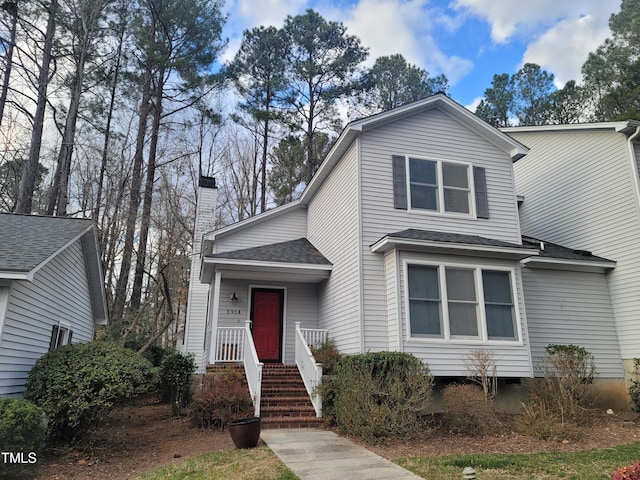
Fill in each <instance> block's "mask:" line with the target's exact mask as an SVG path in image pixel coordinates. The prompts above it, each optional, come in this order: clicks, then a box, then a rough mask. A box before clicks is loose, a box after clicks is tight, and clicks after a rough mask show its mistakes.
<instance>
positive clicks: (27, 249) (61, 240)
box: [0, 213, 93, 272]
mask: <svg viewBox="0 0 640 480" xmlns="http://www.w3.org/2000/svg"><path fill="white" fill-rule="evenodd" d="M92 225H93V222H92V221H91V220H82V219H77V218H63V217H41V216H35V215H17V214H11V213H0V271H5V272H29V271H31V270H33V269H34V268H35V267H37V266H38V265H40V264H41V263H42V262H44V261H45V260H46V259H48V258H49V257H50V256H51V255H53V254H54V253H56V252H57V251H58V250H60V248H62V247H63V246H65V245H66V244H67V243H69V242H70V241H71V240H73V239H74V238H77V237H78V236H79V235H81V234H82V233H83V232H85V231H87V230H88V229H89V228H91V226H92Z"/></svg>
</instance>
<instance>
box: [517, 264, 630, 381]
mask: <svg viewBox="0 0 640 480" xmlns="http://www.w3.org/2000/svg"><path fill="white" fill-rule="evenodd" d="M522 281H523V283H524V292H525V303H526V305H527V321H528V324H529V336H530V338H531V355H532V358H533V365H534V369H535V374H536V376H541V375H542V370H541V366H542V362H543V359H544V355H545V348H546V346H547V345H549V344H574V345H579V346H581V347H583V348H586V349H587V350H588V351H589V352H591V353H592V354H593V355H594V357H595V360H596V369H597V371H598V373H599V376H600V377H601V378H623V377H624V373H623V371H622V360H621V358H620V353H619V351H618V340H617V337H616V328H615V322H614V319H613V311H612V309H611V302H610V300H609V292H608V289H607V281H606V277H605V275H604V274H603V273H588V272H569V271H562V270H546V269H538V268H524V269H523V270H522Z"/></svg>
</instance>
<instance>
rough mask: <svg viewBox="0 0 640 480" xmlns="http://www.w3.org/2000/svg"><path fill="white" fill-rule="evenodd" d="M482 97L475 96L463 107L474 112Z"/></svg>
mask: <svg viewBox="0 0 640 480" xmlns="http://www.w3.org/2000/svg"><path fill="white" fill-rule="evenodd" d="M483 99H484V97H476V98H474V99H473V100H472V101H471V103H469V104H468V105H465V106H464V108H466V109H467V110H469V111H470V112H473V113H475V112H476V109H477V108H478V105H480V102H481V101H482V100H483Z"/></svg>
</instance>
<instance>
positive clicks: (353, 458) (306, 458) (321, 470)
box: [260, 428, 422, 480]
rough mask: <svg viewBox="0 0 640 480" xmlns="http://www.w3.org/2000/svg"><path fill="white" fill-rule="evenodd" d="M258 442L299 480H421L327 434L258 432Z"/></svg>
mask: <svg viewBox="0 0 640 480" xmlns="http://www.w3.org/2000/svg"><path fill="white" fill-rule="evenodd" d="M260 438H262V440H263V441H264V442H265V443H266V444H267V445H268V446H269V448H270V449H271V450H273V452H274V453H275V454H276V455H277V456H278V457H279V458H280V460H282V461H283V462H284V463H285V465H286V466H287V467H288V468H289V469H290V470H291V471H293V473H295V474H296V475H297V476H298V477H300V479H301V480H382V479H384V480H395V479H408V480H422V479H421V477H418V476H416V475H414V474H413V473H411V472H409V471H407V470H405V469H404V468H402V467H399V466H398V465H396V464H395V463H392V462H390V461H389V460H386V459H384V458H382V457H381V456H379V455H376V454H375V453H373V452H370V451H369V450H366V449H364V448H362V447H359V446H358V445H356V444H354V443H353V442H350V441H349V440H347V439H346V438H343V437H340V436H339V435H336V434H335V433H333V432H329V431H327V430H319V429H315V428H286V429H279V430H275V429H274V430H262V432H261V433H260Z"/></svg>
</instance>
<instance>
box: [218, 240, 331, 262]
mask: <svg viewBox="0 0 640 480" xmlns="http://www.w3.org/2000/svg"><path fill="white" fill-rule="evenodd" d="M207 258H225V259H232V260H253V261H258V262H279V263H308V264H309V263H310V264H315V265H331V262H330V261H329V260H327V259H326V258H325V257H324V256H323V255H322V253H320V251H319V250H318V249H317V248H316V247H314V246H313V245H312V244H311V242H310V241H309V240H307V239H306V238H299V239H297V240H290V241H288V242H281V243H272V244H270V245H262V246H260V247H253V248H245V249H242V250H233V251H231V252H222V253H215V254H213V255H207Z"/></svg>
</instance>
